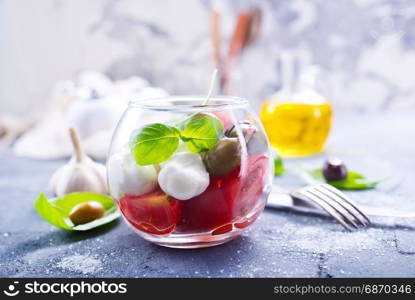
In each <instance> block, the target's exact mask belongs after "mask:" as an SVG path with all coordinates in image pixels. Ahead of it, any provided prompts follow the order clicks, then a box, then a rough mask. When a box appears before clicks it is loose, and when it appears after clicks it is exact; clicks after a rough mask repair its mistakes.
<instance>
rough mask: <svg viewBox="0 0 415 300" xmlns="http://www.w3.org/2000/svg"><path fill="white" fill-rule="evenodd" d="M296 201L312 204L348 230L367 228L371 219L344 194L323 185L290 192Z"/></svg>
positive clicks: (309, 186)
mask: <svg viewBox="0 0 415 300" xmlns="http://www.w3.org/2000/svg"><path fill="white" fill-rule="evenodd" d="M289 195H290V196H291V197H292V198H293V199H294V200H296V199H297V200H301V201H305V202H311V203H313V204H315V205H317V206H318V207H320V208H321V209H323V210H324V211H326V212H327V213H328V214H329V215H331V216H332V217H333V218H334V219H335V220H336V221H337V222H339V223H340V224H341V225H342V226H343V227H344V228H345V229H346V230H348V231H352V230H353V229H356V228H359V227H360V226H361V227H365V226H367V225H369V224H370V220H369V218H368V217H367V216H366V214H365V213H363V212H362V211H361V210H360V209H359V208H358V207H357V206H356V205H355V204H354V203H353V201H352V200H351V199H350V198H349V197H347V196H346V195H345V194H344V193H343V192H341V191H340V190H338V189H336V188H334V187H333V186H331V185H328V184H325V183H321V184H314V185H308V186H305V187H302V188H300V189H297V190H294V191H291V192H289Z"/></svg>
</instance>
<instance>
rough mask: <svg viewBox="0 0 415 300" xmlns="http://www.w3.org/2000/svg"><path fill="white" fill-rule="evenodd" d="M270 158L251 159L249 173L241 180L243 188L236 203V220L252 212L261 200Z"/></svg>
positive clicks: (253, 157) (252, 157) (258, 157)
mask: <svg viewBox="0 0 415 300" xmlns="http://www.w3.org/2000/svg"><path fill="white" fill-rule="evenodd" d="M268 164H269V160H268V157H266V156H264V155H261V156H251V157H249V163H248V173H247V175H246V176H244V178H243V179H242V180H241V187H240V191H239V194H238V196H237V200H236V201H235V203H234V216H235V219H237V218H241V217H244V216H245V215H247V214H248V213H250V212H251V211H252V209H253V208H254V207H255V206H256V205H257V204H258V201H259V200H260V199H261V196H262V193H263V189H264V185H265V181H266V176H267V172H268Z"/></svg>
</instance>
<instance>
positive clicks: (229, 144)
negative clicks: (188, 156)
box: [204, 138, 241, 177]
mask: <svg viewBox="0 0 415 300" xmlns="http://www.w3.org/2000/svg"><path fill="white" fill-rule="evenodd" d="M204 163H205V166H206V169H207V171H208V172H209V174H210V175H211V176H213V177H221V176H225V175H227V174H229V173H230V172H232V171H233V170H234V169H235V168H236V167H237V166H239V164H240V163H241V151H240V146H239V141H238V139H236V138H224V139H222V140H220V141H219V142H218V143H217V144H216V145H215V147H213V148H212V149H210V150H209V152H208V153H207V154H206V155H205V157H204Z"/></svg>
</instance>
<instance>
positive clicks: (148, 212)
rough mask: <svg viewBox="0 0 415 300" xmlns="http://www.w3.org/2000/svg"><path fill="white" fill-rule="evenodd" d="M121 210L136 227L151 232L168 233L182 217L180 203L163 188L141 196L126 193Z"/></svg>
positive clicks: (121, 201)
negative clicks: (164, 191) (163, 190)
mask: <svg viewBox="0 0 415 300" xmlns="http://www.w3.org/2000/svg"><path fill="white" fill-rule="evenodd" d="M119 205H120V209H121V212H122V213H123V215H124V216H125V218H126V219H127V220H128V222H130V224H131V225H132V226H134V227H135V228H137V229H139V230H141V231H144V232H146V233H150V234H158V235H161V234H168V233H171V232H172V231H173V230H174V228H175V227H176V224H177V222H178V221H179V219H180V203H179V201H178V200H176V199H173V198H171V197H169V196H168V195H167V194H165V193H163V192H162V191H161V190H159V191H156V192H152V193H148V194H145V195H141V196H135V195H125V196H123V197H122V198H121V199H120V200H119Z"/></svg>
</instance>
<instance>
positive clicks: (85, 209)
mask: <svg viewBox="0 0 415 300" xmlns="http://www.w3.org/2000/svg"><path fill="white" fill-rule="evenodd" d="M104 213H105V208H104V206H103V205H102V204H101V203H99V202H97V201H89V202H84V203H79V204H78V205H75V206H74V207H73V208H72V209H71V211H70V213H69V219H71V221H72V222H73V223H74V224H75V225H79V224H85V223H89V222H91V221H94V220H96V219H99V218H101V217H102V216H103V215H104Z"/></svg>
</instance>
